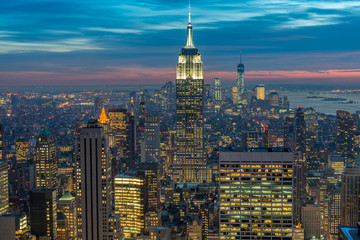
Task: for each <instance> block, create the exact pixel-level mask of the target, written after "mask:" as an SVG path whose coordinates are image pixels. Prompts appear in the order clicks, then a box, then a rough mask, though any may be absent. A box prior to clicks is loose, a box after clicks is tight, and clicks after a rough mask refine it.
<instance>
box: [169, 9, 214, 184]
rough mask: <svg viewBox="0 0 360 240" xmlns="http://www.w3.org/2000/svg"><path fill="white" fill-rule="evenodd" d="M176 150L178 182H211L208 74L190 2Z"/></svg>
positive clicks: (173, 175) (180, 70) (173, 170)
mask: <svg viewBox="0 0 360 240" xmlns="http://www.w3.org/2000/svg"><path fill="white" fill-rule="evenodd" d="M176 139H177V140H176V152H175V158H174V161H173V165H172V166H171V167H170V169H169V172H170V176H171V178H172V180H173V181H174V182H176V183H180V182H182V183H186V182H188V183H203V182H204V181H207V180H208V179H207V175H206V156H205V149H204V76H203V63H202V61H201V54H200V52H199V51H198V49H197V48H196V47H195V45H194V41H193V35H192V25H191V11H190V3H189V24H188V25H187V40H186V45H185V46H184V47H183V48H182V49H181V52H180V53H179V60H178V63H177V67H176Z"/></svg>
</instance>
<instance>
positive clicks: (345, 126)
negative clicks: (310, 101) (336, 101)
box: [336, 110, 356, 166]
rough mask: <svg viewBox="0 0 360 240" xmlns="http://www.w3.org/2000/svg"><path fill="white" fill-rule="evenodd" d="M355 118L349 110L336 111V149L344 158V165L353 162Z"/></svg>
mask: <svg viewBox="0 0 360 240" xmlns="http://www.w3.org/2000/svg"><path fill="white" fill-rule="evenodd" d="M355 130H356V125H355V118H354V116H353V115H352V114H351V113H350V112H346V111H341V110H337V111H336V151H337V152H338V153H339V154H341V155H342V156H343V157H344V158H345V166H352V165H353V164H354V157H355V151H354V137H355V135H354V133H355Z"/></svg>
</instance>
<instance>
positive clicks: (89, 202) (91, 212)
mask: <svg viewBox="0 0 360 240" xmlns="http://www.w3.org/2000/svg"><path fill="white" fill-rule="evenodd" d="M109 157H110V155H109V146H108V141H107V139H106V138H105V134H104V129H103V128H102V127H100V126H99V124H98V123H97V121H96V120H90V121H89V122H88V124H87V126H86V127H84V128H82V129H81V130H80V139H79V141H78V142H77V171H76V174H77V176H76V177H77V193H76V198H77V199H76V201H77V213H78V217H77V221H78V238H80V239H86V240H95V239H96V240H99V239H100V240H101V239H108V225H109V216H110V213H111V212H110V210H111V200H110V191H111V189H110V188H111V186H110V175H111V164H110V158H109Z"/></svg>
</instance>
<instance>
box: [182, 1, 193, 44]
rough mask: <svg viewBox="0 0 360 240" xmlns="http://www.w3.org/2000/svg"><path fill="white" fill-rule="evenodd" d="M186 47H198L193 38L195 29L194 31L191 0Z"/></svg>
mask: <svg viewBox="0 0 360 240" xmlns="http://www.w3.org/2000/svg"><path fill="white" fill-rule="evenodd" d="M184 48H196V47H195V44H194V39H193V31H192V24H191V6H190V0H189V24H188V26H187V38H186V45H185V46H184Z"/></svg>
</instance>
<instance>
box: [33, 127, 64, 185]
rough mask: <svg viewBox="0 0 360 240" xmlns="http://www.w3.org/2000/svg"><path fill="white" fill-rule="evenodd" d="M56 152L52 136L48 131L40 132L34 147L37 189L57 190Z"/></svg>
mask: <svg viewBox="0 0 360 240" xmlns="http://www.w3.org/2000/svg"><path fill="white" fill-rule="evenodd" d="M57 164H58V158H57V151H56V142H55V137H54V135H53V134H52V133H51V132H50V130H49V129H47V128H45V129H44V130H42V131H41V133H40V135H39V136H38V137H37V139H36V146H35V179H36V188H37V189H57V187H58V181H57V170H58V168H57Z"/></svg>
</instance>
